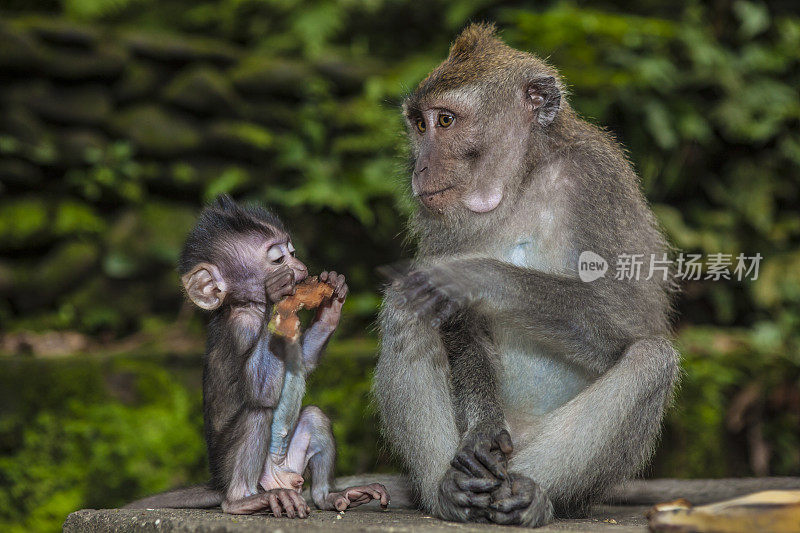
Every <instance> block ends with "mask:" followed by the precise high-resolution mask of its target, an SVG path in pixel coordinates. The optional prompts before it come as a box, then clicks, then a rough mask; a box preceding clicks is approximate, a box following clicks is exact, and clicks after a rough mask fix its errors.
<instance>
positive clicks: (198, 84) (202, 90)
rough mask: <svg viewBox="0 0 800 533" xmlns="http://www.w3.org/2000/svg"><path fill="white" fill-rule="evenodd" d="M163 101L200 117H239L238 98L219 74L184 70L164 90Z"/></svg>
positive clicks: (239, 103)
mask: <svg viewBox="0 0 800 533" xmlns="http://www.w3.org/2000/svg"><path fill="white" fill-rule="evenodd" d="M163 94H164V98H165V99H166V100H167V101H168V102H171V103H173V104H175V105H177V106H180V107H182V108H184V109H187V110H189V111H194V112H196V113H201V114H209V115H211V114H220V115H223V114H227V115H230V114H231V113H233V114H236V110H237V109H239V108H240V107H241V101H240V100H239V96H238V95H237V94H236V91H234V89H233V86H232V85H231V84H230V82H229V81H228V80H227V79H226V78H225V77H224V76H223V75H222V73H221V72H220V71H218V70H217V69H214V68H210V67H204V66H200V67H190V68H188V69H186V70H183V71H181V72H180V73H179V74H178V75H177V76H176V77H175V79H173V80H172V82H170V84H169V85H167V87H166V88H165V89H164V92H163Z"/></svg>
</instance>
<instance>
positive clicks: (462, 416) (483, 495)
mask: <svg viewBox="0 0 800 533" xmlns="http://www.w3.org/2000/svg"><path fill="white" fill-rule="evenodd" d="M440 331H441V337H442V342H443V344H444V346H445V351H446V353H447V358H448V361H449V363H450V377H451V384H452V396H453V403H454V413H455V417H456V425H457V427H458V430H459V434H460V442H459V450H458V452H457V453H456V456H455V458H453V460H452V461H451V469H450V470H449V471H448V473H447V474H446V475H445V481H444V482H443V484H442V486H441V487H440V490H441V491H443V492H445V493H449V496H450V499H452V500H453V501H454V502H456V503H458V502H463V503H466V504H469V505H468V507H467V514H468V518H469V519H470V520H482V519H485V518H486V517H487V514H488V512H489V510H490V509H489V504H490V503H491V501H492V499H491V492H492V491H494V490H495V489H497V488H498V487H499V486H500V485H501V484H502V483H503V482H506V483H508V481H509V480H508V471H507V465H508V461H507V457H508V454H510V453H511V452H512V450H513V445H512V442H511V436H510V434H509V432H508V424H507V422H506V418H505V415H504V413H503V408H502V405H501V402H500V398H499V388H498V379H499V375H500V368H499V365H500V357H499V355H498V354H497V350H496V349H495V348H494V345H493V343H492V340H491V336H490V333H489V328H488V325H487V323H486V319H485V318H484V317H482V316H480V315H479V314H478V313H476V312H475V311H474V310H472V309H466V310H464V311H462V312H459V313H457V314H456V315H455V316H454V317H452V318H451V319H450V320H448V321H447V322H445V323H444V324H442V326H441V330H440ZM464 474H466V476H467V477H466V478H465V477H464ZM544 519H549V516H543V520H544Z"/></svg>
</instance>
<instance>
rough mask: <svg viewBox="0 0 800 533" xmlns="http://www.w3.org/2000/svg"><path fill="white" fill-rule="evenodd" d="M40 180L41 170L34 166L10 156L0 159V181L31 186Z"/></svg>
mask: <svg viewBox="0 0 800 533" xmlns="http://www.w3.org/2000/svg"><path fill="white" fill-rule="evenodd" d="M41 181H42V170H41V169H40V168H39V167H38V166H36V165H32V164H31V163H28V162H27V161H23V160H21V159H15V158H11V157H3V158H2V159H0V183H4V184H13V185H22V186H25V187H33V186H35V185H37V184H39V183H41Z"/></svg>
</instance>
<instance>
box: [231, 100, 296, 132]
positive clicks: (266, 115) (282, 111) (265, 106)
mask: <svg viewBox="0 0 800 533" xmlns="http://www.w3.org/2000/svg"><path fill="white" fill-rule="evenodd" d="M242 115H243V116H246V117H247V118H248V119H250V120H252V121H254V122H258V123H260V124H266V125H268V126H278V127H281V128H285V129H292V128H295V127H296V126H297V109H296V108H295V107H293V106H290V105H287V104H286V103H282V102H275V101H273V102H255V103H254V102H248V103H247V104H246V107H245V110H244V111H243V112H242Z"/></svg>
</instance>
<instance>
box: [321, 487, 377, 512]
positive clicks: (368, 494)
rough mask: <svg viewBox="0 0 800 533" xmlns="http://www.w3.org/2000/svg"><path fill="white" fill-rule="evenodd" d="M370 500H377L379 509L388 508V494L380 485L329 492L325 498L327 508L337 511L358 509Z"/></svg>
mask: <svg viewBox="0 0 800 533" xmlns="http://www.w3.org/2000/svg"><path fill="white" fill-rule="evenodd" d="M372 500H379V501H380V502H381V507H383V508H384V509H386V508H387V507H388V506H389V493H388V492H387V491H386V487H384V486H383V485H381V484H380V483H370V484H369V485H363V486H359V487H350V488H347V489H344V490H342V491H340V492H331V493H330V494H328V496H327V497H326V498H325V502H326V503H327V504H328V506H329V507H330V508H332V509H336V510H337V511H344V510H345V509H349V508H351V507H358V506H359V505H362V504H365V503H369V502H371V501H372Z"/></svg>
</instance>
